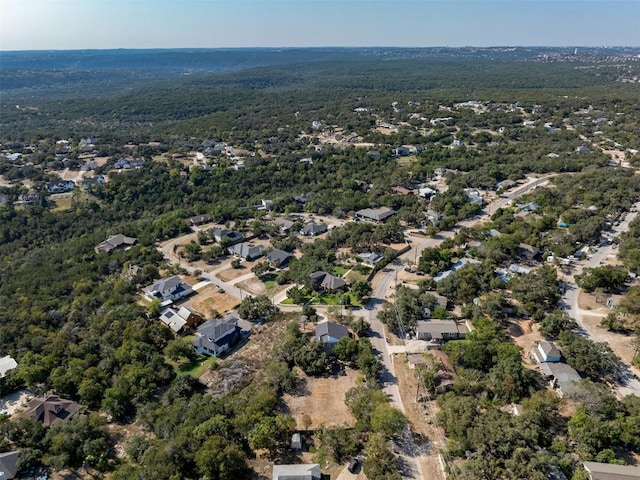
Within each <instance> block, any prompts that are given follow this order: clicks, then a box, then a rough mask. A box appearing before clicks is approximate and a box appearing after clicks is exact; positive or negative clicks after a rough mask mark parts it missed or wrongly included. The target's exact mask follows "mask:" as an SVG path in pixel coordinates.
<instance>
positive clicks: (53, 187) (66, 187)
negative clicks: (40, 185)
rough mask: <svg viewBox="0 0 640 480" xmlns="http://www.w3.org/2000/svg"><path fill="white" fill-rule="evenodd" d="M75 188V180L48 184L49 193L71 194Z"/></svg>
mask: <svg viewBox="0 0 640 480" xmlns="http://www.w3.org/2000/svg"><path fill="white" fill-rule="evenodd" d="M74 188H76V184H75V182H74V181H73V180H57V181H55V182H49V183H47V192H48V193H64V192H70V191H71V190H73V189H74Z"/></svg>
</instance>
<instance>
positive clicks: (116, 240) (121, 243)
mask: <svg viewBox="0 0 640 480" xmlns="http://www.w3.org/2000/svg"><path fill="white" fill-rule="evenodd" d="M137 241H138V239H137V238H135V237H127V236H126V235H122V234H118V235H114V236H113V237H109V238H107V239H106V240H105V241H104V242H102V243H99V244H98V245H96V246H95V247H94V248H93V249H94V250H95V252H96V253H100V252H106V253H109V252H110V251H112V250H115V249H117V248H128V247H130V246H132V245H134V244H135V243H136V242H137Z"/></svg>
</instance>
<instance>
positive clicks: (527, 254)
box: [517, 243, 540, 260]
mask: <svg viewBox="0 0 640 480" xmlns="http://www.w3.org/2000/svg"><path fill="white" fill-rule="evenodd" d="M517 253H518V255H520V256H521V257H524V258H526V259H527V260H533V259H534V258H535V257H537V256H538V254H539V253H540V249H539V248H537V247H534V246H533V245H527V244H526V243H520V244H519V245H518V249H517Z"/></svg>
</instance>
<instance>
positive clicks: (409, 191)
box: [392, 187, 415, 195]
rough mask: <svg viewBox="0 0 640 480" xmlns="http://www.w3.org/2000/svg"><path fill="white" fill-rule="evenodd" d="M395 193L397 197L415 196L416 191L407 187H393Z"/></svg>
mask: <svg viewBox="0 0 640 480" xmlns="http://www.w3.org/2000/svg"><path fill="white" fill-rule="evenodd" d="M392 191H393V193H395V194H396V195H414V194H415V191H414V190H412V189H410V188H406V187H393V189H392Z"/></svg>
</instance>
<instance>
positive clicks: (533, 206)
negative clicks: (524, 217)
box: [516, 202, 540, 212]
mask: <svg viewBox="0 0 640 480" xmlns="http://www.w3.org/2000/svg"><path fill="white" fill-rule="evenodd" d="M516 207H518V208H519V209H520V210H522V211H524V212H535V211H536V210H538V209H539V208H540V205H538V204H537V203H536V202H529V203H518V204H516Z"/></svg>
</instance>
